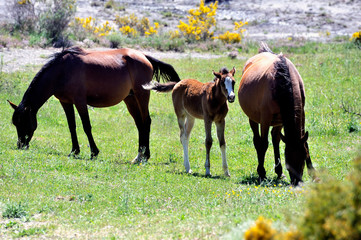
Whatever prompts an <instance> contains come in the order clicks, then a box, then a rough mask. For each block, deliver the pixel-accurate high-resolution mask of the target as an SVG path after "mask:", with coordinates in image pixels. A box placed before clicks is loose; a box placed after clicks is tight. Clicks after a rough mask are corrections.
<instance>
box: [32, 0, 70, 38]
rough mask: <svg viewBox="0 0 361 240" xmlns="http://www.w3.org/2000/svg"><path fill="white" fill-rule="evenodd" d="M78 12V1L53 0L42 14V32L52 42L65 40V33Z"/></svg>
mask: <svg viewBox="0 0 361 240" xmlns="http://www.w3.org/2000/svg"><path fill="white" fill-rule="evenodd" d="M75 11H76V0H52V1H50V2H47V4H46V8H45V9H44V10H43V11H42V12H41V13H40V16H39V28H40V30H39V31H40V32H41V33H42V34H44V36H45V37H46V38H47V39H48V40H49V41H50V42H51V43H55V42H57V41H59V40H62V39H64V36H63V32H64V30H65V29H66V28H67V27H68V25H69V22H70V20H71V18H72V17H73V16H74V14H75Z"/></svg>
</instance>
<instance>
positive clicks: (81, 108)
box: [75, 103, 99, 159]
mask: <svg viewBox="0 0 361 240" xmlns="http://www.w3.org/2000/svg"><path fill="white" fill-rule="evenodd" d="M75 107H76V109H77V110H78V113H79V115H80V119H81V122H82V124H83V129H84V132H85V134H86V135H87V137H88V141H89V146H90V152H91V158H92V159H93V158H95V157H96V156H98V154H99V149H98V147H97V145H96V144H95V142H94V138H93V134H92V132H91V129H92V127H91V124H90V119H89V112H88V107H87V105H86V104H85V103H84V104H81V103H76V104H75Z"/></svg>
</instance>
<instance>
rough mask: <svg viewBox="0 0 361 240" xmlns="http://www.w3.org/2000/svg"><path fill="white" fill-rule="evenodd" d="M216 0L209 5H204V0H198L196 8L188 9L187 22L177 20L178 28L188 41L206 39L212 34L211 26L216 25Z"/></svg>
mask: <svg viewBox="0 0 361 240" xmlns="http://www.w3.org/2000/svg"><path fill="white" fill-rule="evenodd" d="M217 8H218V1H216V2H214V3H211V4H210V5H209V6H206V5H204V0H201V1H200V4H199V8H198V9H191V10H189V11H188V12H189V14H190V16H188V23H185V22H183V21H179V25H178V29H179V30H180V31H181V32H182V33H183V36H184V37H186V38H187V40H188V41H198V40H206V39H208V38H211V37H212V36H213V34H214V32H213V31H211V28H212V27H215V26H216V23H217V22H216V18H215V16H216V12H217Z"/></svg>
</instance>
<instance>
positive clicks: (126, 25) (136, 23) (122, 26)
mask: <svg viewBox="0 0 361 240" xmlns="http://www.w3.org/2000/svg"><path fill="white" fill-rule="evenodd" d="M115 23H116V24H117V25H118V27H119V31H120V32H121V33H123V34H124V35H126V36H128V37H136V36H138V35H140V36H150V35H153V34H156V33H158V29H159V23H157V22H154V23H153V24H154V26H151V24H150V21H149V19H148V18H147V17H143V18H141V19H140V20H139V19H138V17H137V16H135V15H134V14H130V15H129V16H123V17H121V16H119V15H117V16H115Z"/></svg>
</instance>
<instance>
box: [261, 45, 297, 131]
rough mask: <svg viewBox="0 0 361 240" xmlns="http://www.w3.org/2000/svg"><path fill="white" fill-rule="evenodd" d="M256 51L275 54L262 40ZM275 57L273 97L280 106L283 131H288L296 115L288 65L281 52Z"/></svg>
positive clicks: (291, 127)
mask: <svg viewBox="0 0 361 240" xmlns="http://www.w3.org/2000/svg"><path fill="white" fill-rule="evenodd" d="M258 52H259V53H261V52H269V53H272V54H275V53H274V52H272V51H271V49H270V48H269V47H268V46H267V44H266V43H263V42H262V43H261V44H260V48H259V51H258ZM275 55H276V54H275ZM277 57H278V59H279V60H278V61H276V62H275V63H274V70H275V76H274V78H275V80H276V84H275V86H274V91H273V99H274V100H275V101H276V102H277V103H278V105H279V106H280V111H281V116H282V122H283V126H284V128H285V133H286V132H287V133H290V132H291V131H290V130H291V129H293V128H294V126H293V125H294V119H295V117H296V113H295V109H294V98H293V88H292V80H291V75H290V70H289V66H288V64H287V59H286V58H285V57H284V56H283V54H282V53H281V54H278V55H277Z"/></svg>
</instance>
